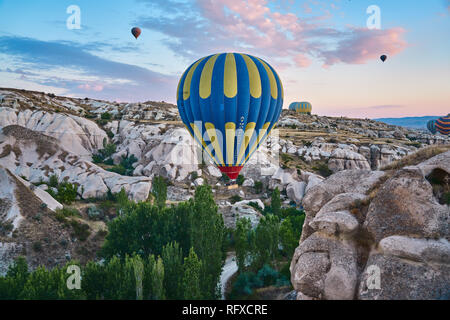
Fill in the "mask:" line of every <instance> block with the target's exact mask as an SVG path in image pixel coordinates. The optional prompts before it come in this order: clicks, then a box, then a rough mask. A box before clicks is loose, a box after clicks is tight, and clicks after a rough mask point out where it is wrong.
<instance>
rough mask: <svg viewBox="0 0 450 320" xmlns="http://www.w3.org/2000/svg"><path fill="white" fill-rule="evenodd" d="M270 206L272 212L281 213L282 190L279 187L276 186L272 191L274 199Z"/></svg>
mask: <svg viewBox="0 0 450 320" xmlns="http://www.w3.org/2000/svg"><path fill="white" fill-rule="evenodd" d="M270 206H271V208H272V213H273V214H274V215H276V216H279V215H280V212H281V198H280V190H278V187H276V188H275V190H273V192H272V199H271V202H270Z"/></svg>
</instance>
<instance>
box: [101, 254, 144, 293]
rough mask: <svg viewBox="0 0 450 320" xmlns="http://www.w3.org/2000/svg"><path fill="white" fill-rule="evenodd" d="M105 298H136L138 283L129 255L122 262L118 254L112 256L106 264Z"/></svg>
mask: <svg viewBox="0 0 450 320" xmlns="http://www.w3.org/2000/svg"><path fill="white" fill-rule="evenodd" d="M104 270H105V284H104V287H103V288H104V298H105V299H106V300H123V299H127V300H128V299H135V298H136V283H135V277H134V270H133V264H132V263H131V261H130V260H129V258H128V257H127V258H126V259H125V262H122V261H121V260H120V259H119V258H118V257H117V256H114V257H112V258H111V259H110V260H109V262H108V263H107V264H106V266H105V269H104Z"/></svg>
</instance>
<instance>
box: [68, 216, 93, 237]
mask: <svg viewBox="0 0 450 320" xmlns="http://www.w3.org/2000/svg"><path fill="white" fill-rule="evenodd" d="M70 225H71V226H72V230H73V236H74V237H76V238H77V239H78V240H80V241H86V239H87V238H88V237H89V235H90V234H91V231H90V230H89V226H88V225H87V224H84V223H81V222H78V221H76V220H72V221H71V222H70Z"/></svg>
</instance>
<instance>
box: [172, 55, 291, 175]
mask: <svg viewBox="0 0 450 320" xmlns="http://www.w3.org/2000/svg"><path fill="white" fill-rule="evenodd" d="M283 95H284V93H283V86H282V84H281V80H280V78H279V77H278V75H277V73H276V72H275V70H274V69H273V68H272V67H271V66H270V65H269V64H268V63H267V62H265V61H263V60H262V59H259V58H257V57H253V56H251V55H248V54H241V53H220V54H214V55H210V56H207V57H204V58H202V59H200V60H197V61H196V62H195V63H193V64H192V65H191V66H190V67H189V68H187V70H186V71H185V72H184V73H183V75H182V76H181V79H180V81H179V83H178V88H177V104H178V110H179V113H180V117H181V120H182V121H183V123H184V124H185V126H186V128H187V130H188V131H189V132H190V133H191V135H192V136H193V137H194V139H195V140H196V141H197V142H198V143H199V144H200V145H201V146H202V148H203V150H204V151H205V153H207V154H208V155H209V156H210V157H211V159H212V160H213V161H214V163H215V164H216V165H217V167H218V168H219V169H220V170H221V172H222V173H224V174H226V175H227V176H228V177H229V178H230V179H232V180H234V179H236V178H237V176H238V175H239V172H240V171H241V169H242V167H243V166H244V165H245V163H246V162H247V161H248V160H249V158H250V157H251V156H252V154H253V153H254V152H255V151H256V150H257V149H258V147H259V146H260V145H261V143H262V142H263V141H264V139H265V138H266V137H267V136H268V135H269V133H270V131H271V130H272V128H273V127H274V126H275V124H276V122H277V121H278V118H279V117H280V114H281V110H282V107H283Z"/></svg>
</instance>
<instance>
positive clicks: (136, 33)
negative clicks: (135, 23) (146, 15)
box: [131, 27, 142, 39]
mask: <svg viewBox="0 0 450 320" xmlns="http://www.w3.org/2000/svg"><path fill="white" fill-rule="evenodd" d="M141 32H142V31H141V29H140V28H138V27H134V28H133V29H131V34H132V35H133V36H134V37H135V38H136V39H137V38H139V36H140V35H141Z"/></svg>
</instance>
